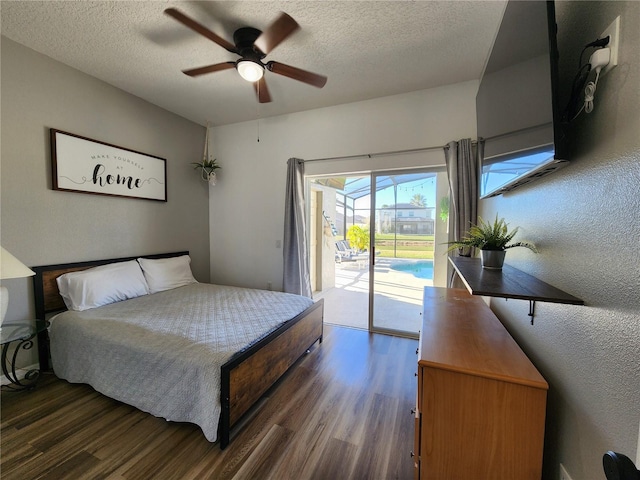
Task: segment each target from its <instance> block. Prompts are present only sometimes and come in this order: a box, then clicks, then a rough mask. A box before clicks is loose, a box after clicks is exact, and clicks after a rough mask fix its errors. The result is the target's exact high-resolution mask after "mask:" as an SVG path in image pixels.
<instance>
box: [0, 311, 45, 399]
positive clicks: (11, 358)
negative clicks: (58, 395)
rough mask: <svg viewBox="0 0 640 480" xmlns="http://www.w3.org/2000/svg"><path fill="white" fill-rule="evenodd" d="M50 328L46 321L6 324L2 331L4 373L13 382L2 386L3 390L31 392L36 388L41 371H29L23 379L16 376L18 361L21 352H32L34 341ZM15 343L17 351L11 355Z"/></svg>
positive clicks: (3, 325)
mask: <svg viewBox="0 0 640 480" xmlns="http://www.w3.org/2000/svg"><path fill="white" fill-rule="evenodd" d="M48 326H49V322H47V321H46V320H36V321H35V322H33V321H30V320H25V321H22V322H6V323H3V324H2V329H1V330H0V345H2V359H1V361H2V373H4V376H5V377H6V378H7V379H8V380H9V381H10V382H11V383H9V384H7V385H2V390H13V391H16V390H29V389H31V388H34V387H35V386H36V382H37V381H38V377H39V376H40V370H39V369H32V370H29V371H28V372H27V373H26V374H25V376H24V377H23V378H18V375H17V374H16V359H17V357H18V353H19V352H20V351H21V350H30V349H31V348H32V347H33V339H34V337H35V336H36V335H38V333H40V332H43V331H44V330H46V329H47V327H48ZM12 343H15V350H14V351H13V352H12V353H11V355H9V347H10V346H11V344H12Z"/></svg>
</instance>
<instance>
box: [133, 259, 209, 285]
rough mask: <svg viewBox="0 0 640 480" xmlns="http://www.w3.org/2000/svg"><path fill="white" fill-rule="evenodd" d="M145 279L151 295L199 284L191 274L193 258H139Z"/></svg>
mask: <svg viewBox="0 0 640 480" xmlns="http://www.w3.org/2000/svg"><path fill="white" fill-rule="evenodd" d="M138 262H140V266H141V267H142V271H143V272H144V278H145V279H146V280H147V285H149V293H157V292H162V291H164V290H170V289H172V288H177V287H182V286H184V285H189V284H190V283H197V282H196V279H195V278H193V273H191V266H190V264H191V257H189V255H182V256H181V257H171V258H159V259H157V260H152V259H150V258H138Z"/></svg>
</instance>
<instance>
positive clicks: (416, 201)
mask: <svg viewBox="0 0 640 480" xmlns="http://www.w3.org/2000/svg"><path fill="white" fill-rule="evenodd" d="M409 203H410V204H411V205H415V206H416V207H426V206H427V199H426V198H425V196H424V195H422V194H420V193H416V194H415V195H414V196H413V197H411V200H410V201H409Z"/></svg>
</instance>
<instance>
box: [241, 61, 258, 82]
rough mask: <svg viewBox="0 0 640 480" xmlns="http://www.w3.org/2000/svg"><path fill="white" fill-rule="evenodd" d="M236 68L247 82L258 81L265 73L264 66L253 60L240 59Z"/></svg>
mask: <svg viewBox="0 0 640 480" xmlns="http://www.w3.org/2000/svg"><path fill="white" fill-rule="evenodd" d="M236 69H237V70H238V73H239V74H240V76H241V77H242V78H244V79H245V80H246V81H247V82H252V83H253V82H257V81H258V80H260V79H261V78H262V76H263V75H264V67H263V66H262V65H260V64H259V63H257V62H254V61H253V60H246V59H242V60H239V61H238V63H237V64H236Z"/></svg>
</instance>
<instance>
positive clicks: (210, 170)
mask: <svg viewBox="0 0 640 480" xmlns="http://www.w3.org/2000/svg"><path fill="white" fill-rule="evenodd" d="M191 165H193V168H194V169H198V168H199V169H200V176H201V177H202V179H203V180H204V181H209V177H210V176H211V174H213V175H215V172H216V170H217V169H219V168H222V167H221V166H220V165H218V163H217V160H216V159H215V158H209V159H207V158H203V159H202V162H192V163H191Z"/></svg>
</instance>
